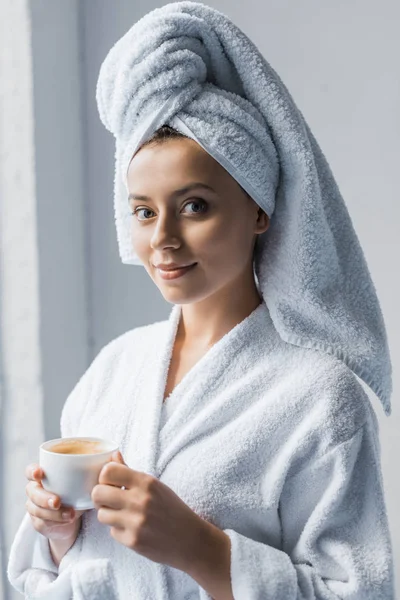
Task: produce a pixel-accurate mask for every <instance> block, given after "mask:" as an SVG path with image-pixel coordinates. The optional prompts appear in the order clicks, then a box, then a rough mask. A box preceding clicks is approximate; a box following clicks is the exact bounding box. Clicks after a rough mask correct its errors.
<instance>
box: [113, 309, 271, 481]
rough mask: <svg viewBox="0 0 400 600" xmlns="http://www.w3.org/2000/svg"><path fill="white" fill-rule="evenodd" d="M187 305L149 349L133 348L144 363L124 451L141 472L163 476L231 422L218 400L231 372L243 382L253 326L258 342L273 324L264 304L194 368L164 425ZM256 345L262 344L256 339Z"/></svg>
mask: <svg viewBox="0 0 400 600" xmlns="http://www.w3.org/2000/svg"><path fill="white" fill-rule="evenodd" d="M180 315H181V306H180V305H174V306H173V308H172V310H171V313H170V316H169V318H168V320H167V321H165V322H164V324H163V326H162V327H160V326H159V325H160V324H157V325H158V326H157V329H154V336H149V337H148V340H149V345H148V346H146V348H141V349H138V348H137V347H133V348H132V349H131V352H132V354H131V356H130V357H129V360H131V361H135V362H136V363H137V362H138V361H140V362H141V364H140V367H139V369H138V371H137V370H136V369H135V371H137V372H138V373H139V376H138V377H136V378H135V380H134V381H132V382H131V384H132V388H131V389H128V390H125V393H128V394H129V397H132V399H133V401H132V406H131V414H130V416H129V417H128V418H127V421H126V423H125V424H124V427H125V428H126V430H127V432H129V433H128V435H125V436H123V438H124V439H126V440H129V446H126V447H122V451H123V454H124V456H125V457H126V462H127V464H128V465H129V466H130V467H131V468H133V469H136V470H139V471H142V472H146V473H149V474H151V475H153V476H155V477H158V478H160V477H161V475H162V473H163V471H164V470H165V468H166V466H167V465H168V464H169V462H170V461H171V460H172V459H173V457H174V456H176V454H178V453H179V451H180V450H181V449H182V448H183V447H185V445H187V444H189V443H195V441H196V439H197V438H198V437H199V436H204V435H205V434H206V433H207V432H208V431H209V429H210V428H214V427H215V420H216V419H217V420H218V419H219V420H224V419H227V418H229V415H227V411H226V406H223V400H222V399H221V401H220V402H215V403H214V404H213V399H214V398H215V396H216V395H217V394H218V391H221V390H220V388H221V386H224V385H226V380H225V378H226V374H227V373H228V372H231V374H232V377H233V378H236V377H238V378H240V377H241V374H243V369H244V368H245V366H243V365H242V366H241V364H240V360H239V359H238V357H239V356H240V354H241V349H242V348H243V346H244V345H248V344H249V339H251V335H250V338H249V332H248V329H249V327H253V328H254V338H260V335H261V336H262V331H261V332H260V328H261V330H262V329H263V327H267V326H268V321H269V319H270V317H269V314H268V310H267V308H266V306H265V304H264V303H261V304H260V305H259V306H258V307H257V308H256V309H255V310H254V311H253V312H252V313H251V314H250V315H249V316H248V317H246V318H245V319H244V320H243V321H241V322H240V323H239V324H238V325H236V326H235V327H234V328H233V329H231V330H230V331H229V332H228V333H227V334H225V335H224V336H223V337H222V338H221V339H220V340H219V341H218V342H217V343H216V344H214V345H213V346H212V347H211V348H210V349H209V350H208V351H207V353H206V354H205V355H204V356H202V358H201V359H200V360H199V361H198V362H197V363H196V364H195V365H194V366H193V367H192V368H191V369H190V371H189V372H188V373H186V375H185V376H184V377H183V379H182V380H181V381H180V382H179V383H178V384H177V385H176V386H175V389H174V390H173V391H172V393H171V394H170V395H169V397H168V398H167V400H166V402H173V403H174V410H173V412H172V414H171V416H170V417H169V419H168V420H167V421H166V423H165V424H164V426H162V425H161V423H160V421H161V411H162V409H163V397H164V391H165V386H166V381H167V376H168V369H169V365H170V361H171V357H172V350H173V345H174V341H175V336H176V332H177V328H178V324H179V320H180ZM255 343H257V342H256V341H255Z"/></svg>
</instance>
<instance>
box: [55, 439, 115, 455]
mask: <svg viewBox="0 0 400 600" xmlns="http://www.w3.org/2000/svg"><path fill="white" fill-rule="evenodd" d="M48 450H49V451H50V452H57V453H58V454H101V453H102V452H105V451H106V450H107V449H106V447H105V446H104V444H103V442H98V441H93V440H92V441H90V440H78V439H71V440H68V439H67V440H65V439H64V440H62V441H61V442H57V443H55V444H54V446H50V447H49V448H48Z"/></svg>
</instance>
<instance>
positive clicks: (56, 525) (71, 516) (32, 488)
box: [25, 463, 84, 545]
mask: <svg viewBox="0 0 400 600" xmlns="http://www.w3.org/2000/svg"><path fill="white" fill-rule="evenodd" d="M25 475H26V478H27V479H28V480H29V481H28V484H27V486H26V495H27V496H28V500H27V501H26V509H27V511H28V513H29V515H30V517H31V519H32V524H33V527H34V528H35V529H36V531H38V532H39V533H41V534H42V535H44V536H45V537H47V538H48V539H49V540H70V541H71V542H72V543H73V542H74V541H75V539H76V537H77V535H78V533H79V529H80V518H81V515H82V514H83V512H84V511H83V510H75V509H73V508H71V507H67V506H63V505H61V502H60V498H59V496H57V495H56V494H52V493H51V492H48V491H46V490H45V489H44V487H43V485H42V479H43V477H44V472H43V470H42V469H41V468H40V466H39V465H37V464H34V463H33V464H30V465H28V466H27V467H26V470H25ZM64 515H65V516H64ZM72 543H71V545H72Z"/></svg>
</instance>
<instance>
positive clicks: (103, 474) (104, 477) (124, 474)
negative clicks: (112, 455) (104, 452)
mask: <svg viewBox="0 0 400 600" xmlns="http://www.w3.org/2000/svg"><path fill="white" fill-rule="evenodd" d="M134 473H136V471H132V469H130V468H129V467H127V466H126V465H121V464H120V463H117V462H108V463H106V464H105V465H104V467H103V468H102V469H101V471H100V475H99V483H100V484H103V485H115V486H116V487H119V488H121V487H122V486H125V489H130V487H131V485H132V484H133V480H132V479H133V477H132V476H133V474H134Z"/></svg>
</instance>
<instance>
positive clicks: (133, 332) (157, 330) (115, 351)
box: [99, 320, 168, 358]
mask: <svg viewBox="0 0 400 600" xmlns="http://www.w3.org/2000/svg"><path fill="white" fill-rule="evenodd" d="M167 326H168V320H162V321H155V322H153V323H149V324H146V325H139V326H138V327H134V328H132V329H129V330H127V331H125V332H123V333H121V334H119V335H117V336H116V337H115V338H113V339H111V340H110V341H109V342H107V343H106V344H105V345H104V346H103V347H102V348H101V350H100V352H99V355H100V354H101V355H102V357H104V358H110V357H112V356H115V355H119V354H121V353H123V352H124V351H125V350H127V349H131V348H132V349H135V348H139V349H140V350H141V351H142V350H143V349H144V346H145V345H146V344H152V342H153V341H154V340H159V339H160V337H161V336H162V334H163V333H164V332H165V331H166V328H167ZM139 344H140V346H139Z"/></svg>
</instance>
